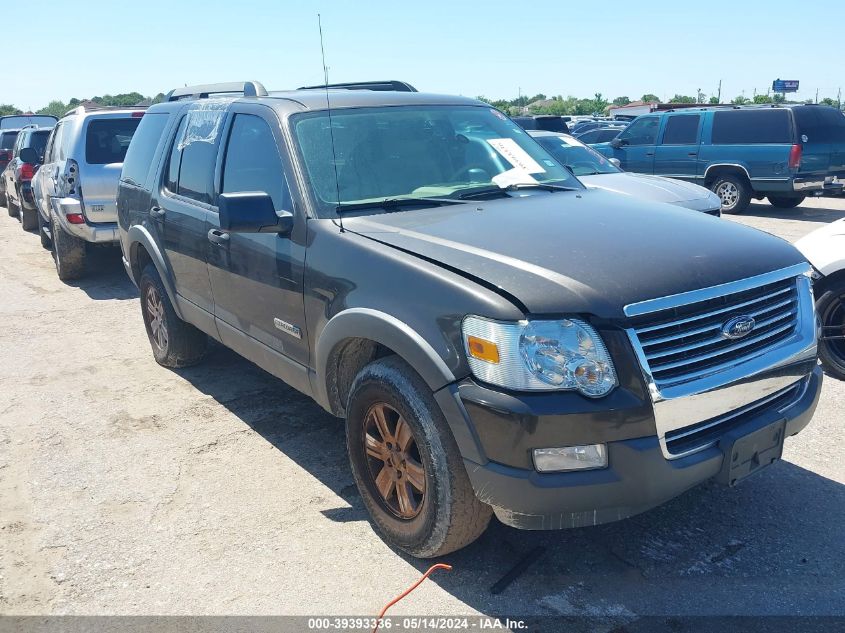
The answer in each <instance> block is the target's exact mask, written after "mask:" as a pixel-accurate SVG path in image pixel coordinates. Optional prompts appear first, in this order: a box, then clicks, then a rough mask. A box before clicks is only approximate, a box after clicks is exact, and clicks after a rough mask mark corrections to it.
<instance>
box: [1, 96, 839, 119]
mask: <svg viewBox="0 0 845 633" xmlns="http://www.w3.org/2000/svg"><path fill="white" fill-rule="evenodd" d="M163 99H164V93H161V92H160V93H159V94H157V95H155V96H154V97H145V96H144V95H142V94H141V93H140V92H127V93H124V94H118V95H108V94H107V95H103V96H102V97H99V96H98V97H92V98H91V99H77V98H73V99H71V100H70V101H68V102H67V103H64V102H63V101H58V100H55V101H51V102H50V103H48V104H47V105H46V106H44V107H43V108H41V109H40V110H38V111H37V112H36V114H52V115H53V116H55V117H62V116H63V115H64V114H65V113H66V112H67V111H68V110H72V109H73V108H75V107H76V106H78V105H79V104H80V103H82V102H84V101H93V102H94V103H97V104H99V105H103V106H124V107H127V106H135V105H151V104H153V103H158V102H159V101H162V100H163ZM478 99H480V100H481V101H484V102H486V103H489V104H490V105H492V106H494V107H496V108H499V109H500V110H502V111H503V112H507V113H508V114H512V115H516V114H521V113H523V112H525V109H526V108H527V109H528V110H529V111H530V112H531V113H532V114H558V115H573V114H575V115H579V114H604V112H605V110H606V108H607V107H608V106H610V105H615V106H623V105H628V104H629V103H631V102H632V101H631V99H629V98H628V97H625V96H623V97H616V98H615V99H612V100H607V99H606V98H605V97H604V95H602V94H601V93H600V92H597V93H595V94H594V95H593V97H592V99H589V98H587V99H579V98H578V97H572V96H569V97H566V98H564V97H563V96H562V95H557V96H552V97H548V96H546V95H544V94H543V93H538V94H536V95H533V96H531V97H529V96H524V95H520V96H518V97H516V98H514V99H488V98H487V97H484V96H479V97H478ZM637 101H645V102H647V103H651V102H658V103H659V102H660V98H659V97H658V96H657V95H654V94H651V93H646V94H644V95H642V97H640V98H639V99H637ZM669 103H701V104H716V103H719V99H718V98H717V97H715V96H712V97H710V98H709V99H707V98H706V97H705V95H704V94H703V93H699V94H698V95H696V96H694V97H692V96H689V95H681V94H676V95H675V96H674V97H672V98H671V99H669ZM730 103H733V104H736V105H745V104H751V103H759V104H765V103H795V102H791V101H786V99H785V98H784V95H782V94H778V93H775V94H774V95H768V94H758V95H754V96H753V97H750V98H749V97H746V96H744V95H739V96H737V97H734V98H733V99H731V101H730ZM808 103H811V101H808ZM819 103H823V104H825V105H829V106H834V107H840V108H841V105H842V104H841V102H838V101H837V100H836V99H831V98H830V97H825V98H824V99H821V100H820V101H819ZM7 114H23V111H22V110H21V109H19V108H17V107H15V106H13V105H11V104H0V116H2V115H7Z"/></svg>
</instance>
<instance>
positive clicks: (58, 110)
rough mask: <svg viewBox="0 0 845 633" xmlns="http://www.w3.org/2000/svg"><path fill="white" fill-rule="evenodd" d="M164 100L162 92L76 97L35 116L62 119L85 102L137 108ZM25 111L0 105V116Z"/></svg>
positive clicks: (49, 104)
mask: <svg viewBox="0 0 845 633" xmlns="http://www.w3.org/2000/svg"><path fill="white" fill-rule="evenodd" d="M163 99H164V93H163V92H160V93H158V94H157V95H155V96H154V97H145V96H144V95H142V94H141V93H140V92H127V93H124V94H119V95H103V96H102V97H99V96H97V97H91V98H90V99H77V98H76V97H74V98H73V99H71V100H70V101H68V102H67V103H65V102H64V101H59V100H55V101H51V102H50V103H48V104H47V105H46V106H44V107H43V108H41V109H40V110H37V111H36V112H35V114H52V115H53V116H54V117H62V116H64V114H65V113H66V112H67V111H68V110H73V109H74V108H75V107H77V106H78V105H79V104H81V103H83V102H88V101H91V102H93V103H96V104H97V105H102V106H122V107H129V106H136V105H152V104H153V103H158V102H159V101H162V100H163ZM23 113H24V111H23V110H21V109H20V108H17V107H15V106H13V105H11V104H0V116H4V115H7V114H23Z"/></svg>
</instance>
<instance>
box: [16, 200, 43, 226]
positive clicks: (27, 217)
mask: <svg viewBox="0 0 845 633" xmlns="http://www.w3.org/2000/svg"><path fill="white" fill-rule="evenodd" d="M18 200H20V201H21V206H20V208H19V209H18V211H19V212H20V216H21V228H22V229H23V230H24V231H32V230H33V229H35V228H38V218H37V216H38V211H36V210H35V209H27V208H26V205H25V204H24V203H23V196H22V195H21V192H20V191H19V192H18Z"/></svg>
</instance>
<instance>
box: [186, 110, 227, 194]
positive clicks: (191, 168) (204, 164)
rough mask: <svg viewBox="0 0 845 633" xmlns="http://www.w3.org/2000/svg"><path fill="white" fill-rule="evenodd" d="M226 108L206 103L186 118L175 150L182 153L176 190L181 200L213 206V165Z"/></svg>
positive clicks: (215, 159) (189, 113)
mask: <svg viewBox="0 0 845 633" xmlns="http://www.w3.org/2000/svg"><path fill="white" fill-rule="evenodd" d="M226 105H227V104H222V105H221V106H218V105H217V104H209V103H206V102H203V103H201V104H199V107H198V108H197V109H196V110H191V111H189V112H188V114H187V115H186V116H185V119H184V121H183V125H184V131H182V130H181V129H180V132H179V133H178V134H177V135H176V138H177V139H178V144H177V145H175V146H174V151H179V152H180V153H181V160H180V161H179V181H178V184H177V187H176V193H178V194H179V195H180V196H185V197H186V198H191V199H192V200H196V201H197V202H204V203H206V204H211V203H212V202H213V189H214V164H215V162H216V161H217V148H218V146H219V132H220V128H221V127H222V125H223V117H224V116H225V114H226ZM181 127H182V126H181V125H180V128H181Z"/></svg>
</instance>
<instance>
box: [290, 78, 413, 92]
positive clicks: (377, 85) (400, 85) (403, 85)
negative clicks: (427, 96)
mask: <svg viewBox="0 0 845 633" xmlns="http://www.w3.org/2000/svg"><path fill="white" fill-rule="evenodd" d="M326 88H335V89H339V90H377V91H379V92H417V89H416V88H414V87H413V86H412V85H411V84H409V83H408V82H406V81H397V80H395V79H388V80H386V81H353V82H349V83H340V84H321V85H319V86H300V87H299V88H297V90H325V89H326Z"/></svg>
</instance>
